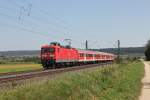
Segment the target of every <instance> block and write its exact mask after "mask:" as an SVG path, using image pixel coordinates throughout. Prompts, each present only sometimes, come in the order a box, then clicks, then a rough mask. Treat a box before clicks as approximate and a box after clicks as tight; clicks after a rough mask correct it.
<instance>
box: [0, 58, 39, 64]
mask: <svg viewBox="0 0 150 100" xmlns="http://www.w3.org/2000/svg"><path fill="white" fill-rule="evenodd" d="M18 63H19V64H20V63H41V60H40V58H39V57H1V58H0V64H18Z"/></svg>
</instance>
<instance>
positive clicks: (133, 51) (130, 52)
mask: <svg viewBox="0 0 150 100" xmlns="http://www.w3.org/2000/svg"><path fill="white" fill-rule="evenodd" d="M144 49H145V48H144V47H127V48H121V49H120V52H121V55H126V56H137V57H138V56H144ZM90 50H94V51H101V52H108V53H114V54H117V50H118V49H117V48H104V49H90ZM26 56H27V57H33V56H40V50H24V51H3V52H0V57H26Z"/></svg>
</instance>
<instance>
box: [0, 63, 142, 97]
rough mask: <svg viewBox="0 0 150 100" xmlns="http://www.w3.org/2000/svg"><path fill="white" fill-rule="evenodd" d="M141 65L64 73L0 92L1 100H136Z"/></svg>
mask: <svg viewBox="0 0 150 100" xmlns="http://www.w3.org/2000/svg"><path fill="white" fill-rule="evenodd" d="M143 75H144V64H143V63H141V62H129V63H122V64H114V65H109V66H108V67H104V68H100V67H99V68H92V69H85V70H81V71H77V72H69V73H64V74H62V75H61V76H57V77H55V78H54V79H50V80H43V81H42V80H41V81H38V82H37V81H36V82H33V83H29V84H25V85H23V86H21V87H16V88H12V89H8V90H1V91H0V99H2V100H137V99H138V96H139V94H140V92H141V86H142V84H141V79H142V77H143Z"/></svg>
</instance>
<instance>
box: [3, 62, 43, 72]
mask: <svg viewBox="0 0 150 100" xmlns="http://www.w3.org/2000/svg"><path fill="white" fill-rule="evenodd" d="M40 68H42V67H41V65H40V64H32V63H31V64H0V73H7V72H18V71H28V70H35V69H40Z"/></svg>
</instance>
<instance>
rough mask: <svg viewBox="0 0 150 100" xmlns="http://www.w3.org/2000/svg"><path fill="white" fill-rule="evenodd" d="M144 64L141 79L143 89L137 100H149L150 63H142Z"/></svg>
mask: <svg viewBox="0 0 150 100" xmlns="http://www.w3.org/2000/svg"><path fill="white" fill-rule="evenodd" d="M143 63H144V64H145V76H144V78H143V79H142V83H143V87H142V93H141V96H140V97H139V100H150V62H145V61H144V62H143Z"/></svg>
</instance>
